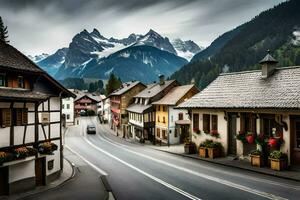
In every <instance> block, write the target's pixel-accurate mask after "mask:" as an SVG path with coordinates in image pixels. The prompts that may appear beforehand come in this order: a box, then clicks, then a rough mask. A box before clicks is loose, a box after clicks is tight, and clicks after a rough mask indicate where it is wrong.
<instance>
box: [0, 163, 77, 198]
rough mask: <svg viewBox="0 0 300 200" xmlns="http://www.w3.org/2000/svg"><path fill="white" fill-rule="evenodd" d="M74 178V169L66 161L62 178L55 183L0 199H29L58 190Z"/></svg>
mask: <svg viewBox="0 0 300 200" xmlns="http://www.w3.org/2000/svg"><path fill="white" fill-rule="evenodd" d="M74 176H75V170H74V167H73V166H72V164H71V163H70V162H69V161H68V160H66V159H64V169H63V171H62V173H61V175H60V177H59V178H58V179H56V180H55V181H53V182H51V183H49V184H48V185H46V186H40V187H36V188H35V189H34V190H30V191H28V192H24V193H19V194H14V195H10V196H1V197H0V199H12V200H13V199H22V198H27V197H29V196H32V195H35V194H39V193H42V192H45V191H48V190H51V189H54V188H57V187H59V186H61V185H62V184H64V183H65V182H67V181H68V180H70V179H72V178H73V177H74Z"/></svg>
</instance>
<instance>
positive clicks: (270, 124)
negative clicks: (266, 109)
mask: <svg viewBox="0 0 300 200" xmlns="http://www.w3.org/2000/svg"><path fill="white" fill-rule="evenodd" d="M261 117H262V119H261V122H262V127H261V128H262V130H261V133H263V134H265V135H266V136H272V132H273V130H272V129H273V128H276V130H279V131H280V129H281V128H280V126H279V125H278V124H277V123H276V121H275V116H274V115H262V116H261Z"/></svg>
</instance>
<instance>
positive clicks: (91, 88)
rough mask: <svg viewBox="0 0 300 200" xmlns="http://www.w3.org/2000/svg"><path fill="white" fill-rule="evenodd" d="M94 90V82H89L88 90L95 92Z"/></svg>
mask: <svg viewBox="0 0 300 200" xmlns="http://www.w3.org/2000/svg"><path fill="white" fill-rule="evenodd" d="M96 90H97V88H96V84H95V83H90V84H89V89H88V91H89V92H95V91H96Z"/></svg>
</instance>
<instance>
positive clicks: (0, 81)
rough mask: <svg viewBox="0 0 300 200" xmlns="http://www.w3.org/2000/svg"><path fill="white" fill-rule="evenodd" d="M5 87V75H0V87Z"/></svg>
mask: <svg viewBox="0 0 300 200" xmlns="http://www.w3.org/2000/svg"><path fill="white" fill-rule="evenodd" d="M5 86H6V75H5V74H0V87H5Z"/></svg>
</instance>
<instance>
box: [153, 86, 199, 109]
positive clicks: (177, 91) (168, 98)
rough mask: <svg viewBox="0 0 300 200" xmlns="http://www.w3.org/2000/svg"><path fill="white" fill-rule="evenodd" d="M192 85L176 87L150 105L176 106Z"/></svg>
mask: <svg viewBox="0 0 300 200" xmlns="http://www.w3.org/2000/svg"><path fill="white" fill-rule="evenodd" d="M193 87H194V85H183V86H177V87H174V88H172V89H171V90H170V92H169V93H168V94H166V95H165V96H164V97H163V98H161V99H160V100H158V101H156V102H153V103H152V104H160V105H176V104H177V103H178V101H179V100H180V99H181V98H182V97H183V96H184V95H186V93H187V92H188V91H190V90H191V89H192V88H193Z"/></svg>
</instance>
